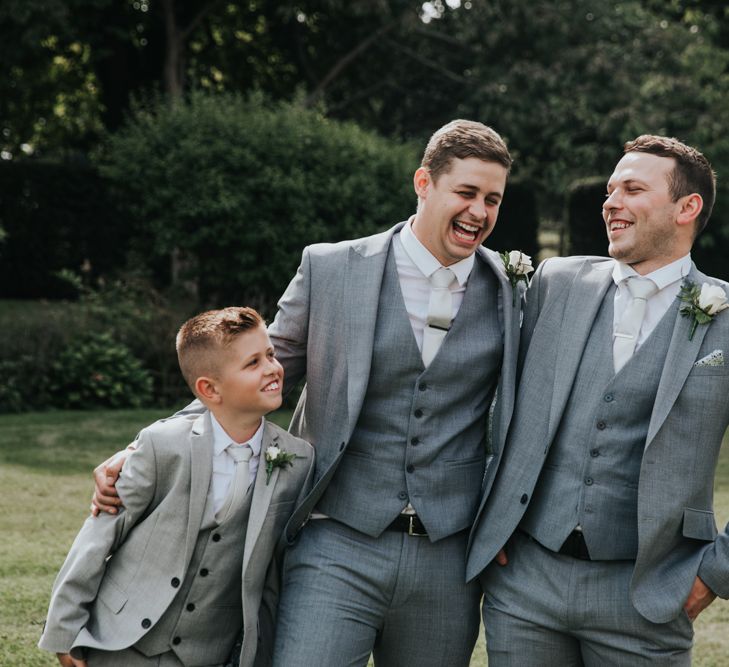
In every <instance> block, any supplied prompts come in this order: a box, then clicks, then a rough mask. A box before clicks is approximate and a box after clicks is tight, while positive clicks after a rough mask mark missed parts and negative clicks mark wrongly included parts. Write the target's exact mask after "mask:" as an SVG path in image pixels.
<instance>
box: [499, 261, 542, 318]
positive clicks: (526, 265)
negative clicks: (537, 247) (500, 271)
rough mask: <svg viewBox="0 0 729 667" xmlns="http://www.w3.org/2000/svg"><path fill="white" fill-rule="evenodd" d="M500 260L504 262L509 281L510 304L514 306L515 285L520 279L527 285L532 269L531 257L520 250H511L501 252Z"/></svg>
mask: <svg viewBox="0 0 729 667" xmlns="http://www.w3.org/2000/svg"><path fill="white" fill-rule="evenodd" d="M501 261H502V262H504V269H505V270H506V277H507V278H508V279H509V282H510V283H511V297H512V298H511V301H512V303H511V305H512V306H513V307H516V291H517V290H516V285H517V283H518V282H519V281H520V280H523V281H524V283H525V284H526V285H527V286H528V285H529V278H528V276H529V274H530V273H531V272H532V271H534V267H533V266H532V258H531V257H529V255H525V254H524V253H523V252H522V251H521V250H512V251H511V252H502V253H501Z"/></svg>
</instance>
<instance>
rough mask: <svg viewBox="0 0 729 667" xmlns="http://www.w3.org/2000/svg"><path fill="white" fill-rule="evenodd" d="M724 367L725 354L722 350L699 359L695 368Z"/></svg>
mask: <svg viewBox="0 0 729 667" xmlns="http://www.w3.org/2000/svg"><path fill="white" fill-rule="evenodd" d="M723 365H724V352H723V351H722V350H714V351H713V352H712V353H711V354H707V355H706V356H705V357H702V358H701V359H699V360H698V361H697V362H696V363H695V364H694V366H698V367H704V366H723Z"/></svg>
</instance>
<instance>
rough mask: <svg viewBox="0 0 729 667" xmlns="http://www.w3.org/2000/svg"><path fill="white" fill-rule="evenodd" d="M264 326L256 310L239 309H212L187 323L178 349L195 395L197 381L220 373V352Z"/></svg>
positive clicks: (178, 342)
mask: <svg viewBox="0 0 729 667" xmlns="http://www.w3.org/2000/svg"><path fill="white" fill-rule="evenodd" d="M262 326H265V322H264V321H263V318H262V317H261V316H260V315H259V314H258V313H257V312H256V311H255V310H253V308H244V307H239V306H231V307H229V308H223V309H221V310H208V311H207V312H205V313H200V314H199V315H195V317H192V318H190V319H189V320H187V322H185V323H184V324H183V325H182V326H181V327H180V330H179V331H178V333H177V339H176V340H175V347H176V348H177V361H178V362H179V364H180V370H181V371H182V375H183V377H184V378H185V382H187V386H188V387H190V389H191V390H192V393H193V394H196V395H197V392H196V391H195V381H196V380H197V379H198V378H199V377H202V376H204V375H212V376H215V375H216V374H217V373H218V371H219V364H220V353H221V352H222V351H223V350H224V349H225V348H226V347H228V346H229V345H230V344H231V343H232V342H233V341H234V340H235V339H236V337H238V336H240V335H241V334H243V333H245V332H246V331H250V330H251V329H255V328H256V327H262Z"/></svg>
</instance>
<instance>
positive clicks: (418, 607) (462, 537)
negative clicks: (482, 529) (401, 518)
mask: <svg viewBox="0 0 729 667" xmlns="http://www.w3.org/2000/svg"><path fill="white" fill-rule="evenodd" d="M467 538H468V534H467V532H465V531H464V532H461V533H457V534H456V535H452V536H450V537H447V538H444V539H442V540H439V541H437V542H435V543H431V542H430V541H429V539H428V538H427V537H416V536H410V535H407V534H406V533H402V532H395V531H387V530H386V531H385V532H384V533H383V534H382V535H380V537H378V538H373V537H370V536H368V535H365V534H363V533H360V532H358V531H356V530H354V529H352V528H349V527H348V526H345V525H344V524H341V523H338V522H337V521H334V520H332V519H315V520H311V521H309V523H308V524H307V525H306V526H305V527H304V529H303V530H302V531H301V535H300V537H299V541H298V542H297V543H296V544H295V545H294V546H293V547H292V548H290V549H289V551H288V552H287V553H286V556H285V561H284V572H283V587H282V592H281V599H280V602H279V612H278V620H277V626H276V646H275V651H274V667H313V666H314V665H316V667H359V666H363V665H366V664H367V661H368V659H369V656H370V654H371V653H372V654H373V655H374V659H375V664H376V665H378V667H444V666H446V665H447V666H448V667H467V666H468V664H469V660H470V657H471V653H472V651H473V647H474V645H475V643H476V639H477V636H478V624H479V618H478V603H479V599H480V595H481V591H480V588H479V586H478V582H477V581H475V580H474V581H472V582H471V583H469V584H467V583H465V581H466V577H465V553H466V540H467Z"/></svg>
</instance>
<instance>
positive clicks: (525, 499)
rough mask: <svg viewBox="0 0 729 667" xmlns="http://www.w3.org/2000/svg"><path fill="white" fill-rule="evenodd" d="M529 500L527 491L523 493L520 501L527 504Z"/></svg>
mask: <svg viewBox="0 0 729 667" xmlns="http://www.w3.org/2000/svg"><path fill="white" fill-rule="evenodd" d="M527 500H529V496H528V495H527V494H526V493H525V494H523V495H522V497H521V498H519V502H520V503H521V504H522V505H526V504H527Z"/></svg>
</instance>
